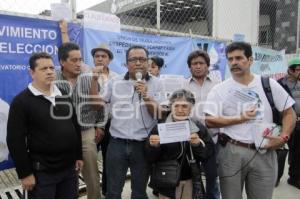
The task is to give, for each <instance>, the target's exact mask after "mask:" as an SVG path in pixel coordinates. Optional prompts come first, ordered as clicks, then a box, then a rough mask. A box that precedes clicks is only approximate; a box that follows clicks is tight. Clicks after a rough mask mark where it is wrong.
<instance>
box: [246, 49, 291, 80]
mask: <svg viewBox="0 0 300 199" xmlns="http://www.w3.org/2000/svg"><path fill="white" fill-rule="evenodd" d="M252 50H253V65H252V66H251V71H252V72H253V73H256V74H262V75H269V76H272V77H274V78H275V79H279V78H280V77H282V76H284V75H285V74H286V71H287V61H286V59H285V50H281V51H276V50H271V49H266V48H261V47H257V46H255V47H252Z"/></svg>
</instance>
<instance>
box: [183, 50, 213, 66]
mask: <svg viewBox="0 0 300 199" xmlns="http://www.w3.org/2000/svg"><path fill="white" fill-rule="evenodd" d="M197 57H202V58H203V59H204V60H205V62H206V64H207V66H209V65H210V58H209V55H208V54H207V52H205V51H203V50H196V51H193V52H191V53H190V54H189V56H188V59H187V64H188V66H189V68H190V67H191V62H192V60H193V59H195V58H197Z"/></svg>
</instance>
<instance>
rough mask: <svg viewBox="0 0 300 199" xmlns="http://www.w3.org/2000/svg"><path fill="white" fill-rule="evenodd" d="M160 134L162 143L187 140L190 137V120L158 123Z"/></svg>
mask: <svg viewBox="0 0 300 199" xmlns="http://www.w3.org/2000/svg"><path fill="white" fill-rule="evenodd" d="M158 134H159V138H160V143H161V144H166V143H173V142H182V141H187V140H188V139H189V138H190V127H189V122H188V121H182V122H169V123H163V124H158Z"/></svg>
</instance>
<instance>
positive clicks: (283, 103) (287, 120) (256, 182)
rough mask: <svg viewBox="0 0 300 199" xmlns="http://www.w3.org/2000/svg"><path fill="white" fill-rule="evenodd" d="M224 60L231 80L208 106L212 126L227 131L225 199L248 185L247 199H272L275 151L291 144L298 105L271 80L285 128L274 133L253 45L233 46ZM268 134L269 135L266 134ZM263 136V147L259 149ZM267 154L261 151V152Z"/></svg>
mask: <svg viewBox="0 0 300 199" xmlns="http://www.w3.org/2000/svg"><path fill="white" fill-rule="evenodd" d="M226 57H227V60H228V65H229V67H230V72H231V75H232V77H231V78H229V79H227V80H225V81H224V82H222V83H220V84H218V85H216V86H215V87H214V88H213V89H212V90H211V91H210V93H209V94H208V97H207V101H208V102H210V103H209V104H206V105H205V107H204V112H205V113H206V118H205V122H206V124H207V126H208V127H215V128H223V129H222V131H223V133H221V134H219V139H218V147H219V151H218V155H217V162H218V163H219V164H218V171H219V178H220V188H221V195H222V198H223V199H240V198H242V192H243V188H244V185H245V189H246V193H247V197H248V198H252V199H253V198H264V199H271V198H272V194H273V189H274V185H275V182H276V175H277V158H276V152H275V149H277V148H279V147H281V146H282V145H283V144H284V143H285V142H287V141H288V139H289V137H290V135H291V133H292V131H293V129H294V127H295V122H296V115H295V112H294V110H293V108H292V106H293V104H294V103H295V102H294V100H293V99H292V98H291V97H290V96H289V95H288V93H287V92H286V91H285V90H284V89H283V88H282V87H281V86H280V85H279V84H278V83H277V82H276V81H275V80H273V79H270V86H271V90H272V93H273V99H274V104H275V107H276V108H277V109H278V110H279V111H282V115H283V119H282V129H281V132H279V135H273V134H267V132H268V133H270V132H271V133H272V130H273V128H271V127H270V125H271V124H272V122H273V118H272V109H271V106H270V104H269V102H268V99H267V97H266V95H265V93H264V90H263V87H262V82H261V76H259V75H256V74H253V73H251V71H250V67H251V65H252V63H253V57H252V48H251V45H250V44H248V43H245V42H234V43H232V44H230V45H228V46H227V48H226ZM263 132H266V134H263ZM257 136H259V137H262V136H264V139H267V140H268V142H267V143H266V144H265V145H261V144H260V145H259V146H257V145H255V144H254V142H255V138H256V137H257ZM258 147H259V148H263V149H265V150H264V151H261V150H260V151H257V150H258V149H257V148H258Z"/></svg>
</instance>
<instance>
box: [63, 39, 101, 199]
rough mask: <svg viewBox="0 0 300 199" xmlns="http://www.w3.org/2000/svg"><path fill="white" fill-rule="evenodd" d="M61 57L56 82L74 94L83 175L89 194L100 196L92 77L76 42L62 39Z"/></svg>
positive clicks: (89, 197) (97, 135)
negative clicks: (86, 71)
mask: <svg viewBox="0 0 300 199" xmlns="http://www.w3.org/2000/svg"><path fill="white" fill-rule="evenodd" d="M58 59H59V63H60V65H61V71H57V80H58V82H57V86H58V87H59V88H60V89H62V90H64V91H65V92H66V93H68V94H69V95H70V96H71V98H72V101H73V106H74V107H75V110H76V113H77V116H78V121H79V125H80V127H81V136H82V153H83V154H82V155H83V162H84V166H83V168H82V175H83V178H84V182H85V184H86V186H87V198H88V199H100V198H101V193H100V179H99V175H98V165H97V146H96V144H97V143H96V142H98V141H99V140H100V139H99V137H100V135H99V134H97V132H96V131H95V126H97V124H96V120H97V115H99V112H98V111H96V110H94V108H93V107H92V104H91V98H90V96H89V94H90V86H91V80H92V78H91V75H89V74H87V73H83V72H82V58H81V53H80V48H79V46H78V45H77V44H75V43H71V42H66V43H63V44H62V45H61V46H60V47H59V49H58ZM66 141H67V140H66Z"/></svg>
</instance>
